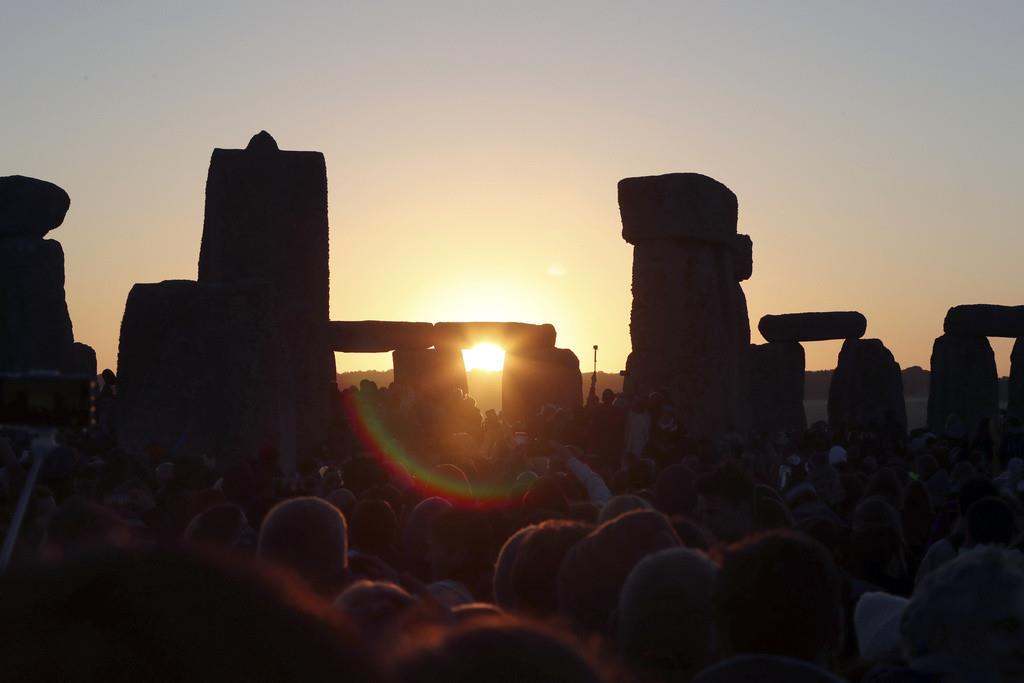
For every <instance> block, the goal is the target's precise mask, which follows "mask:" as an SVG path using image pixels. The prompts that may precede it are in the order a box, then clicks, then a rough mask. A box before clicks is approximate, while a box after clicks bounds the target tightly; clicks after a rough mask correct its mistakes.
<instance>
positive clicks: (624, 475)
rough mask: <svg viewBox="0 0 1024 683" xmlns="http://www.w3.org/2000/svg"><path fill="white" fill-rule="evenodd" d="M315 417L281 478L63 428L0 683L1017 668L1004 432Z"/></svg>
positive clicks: (3, 598)
mask: <svg viewBox="0 0 1024 683" xmlns="http://www.w3.org/2000/svg"><path fill="white" fill-rule="evenodd" d="M108 381H110V382H112V381H113V380H112V377H109V376H108ZM108 389H109V387H108ZM343 403H344V405H345V406H346V408H347V410H346V411H345V412H344V413H343V416H342V417H341V418H339V422H338V423H337V424H336V425H334V429H335V431H336V433H337V439H336V443H338V444H340V445H339V446H337V448H336V449H335V450H325V451H323V452H321V453H318V454H317V455H316V456H311V457H307V458H304V459H303V460H302V461H301V462H300V463H299V471H298V472H297V473H296V474H295V475H289V476H286V475H284V474H283V473H282V472H280V471H279V470H278V465H277V454H276V452H275V451H273V450H272V449H263V450H261V451H259V452H257V453H254V454H253V455H252V457H251V458H250V459H248V460H247V461H245V462H241V463H223V462H220V461H219V459H218V457H217V454H214V453H211V454H209V455H208V456H207V457H205V458H201V459H190V458H179V459H176V460H170V459H168V457H169V456H167V455H166V454H165V453H161V452H160V451H159V450H157V449H152V450H150V451H149V452H146V453H134V454H129V453H124V452H122V451H119V450H118V449H116V448H113V447H112V443H111V441H110V440H109V437H107V436H105V435H104V432H103V430H102V429H96V430H93V431H92V432H90V433H88V434H86V435H81V434H72V433H69V434H67V435H65V436H64V438H63V441H65V443H64V445H63V446H61V447H60V448H58V450H57V451H55V452H54V453H53V454H51V456H50V457H49V458H48V460H47V463H46V467H45V468H44V470H43V472H42V475H41V483H40V485H39V486H38V487H37V488H36V489H35V491H34V492H33V494H32V498H31V505H30V509H29V514H28V518H27V521H26V524H25V526H24V529H23V531H22V534H21V537H20V539H19V543H18V546H17V548H16V555H15V565H14V567H13V568H12V570H11V571H10V572H9V573H8V574H7V575H5V576H4V577H3V578H2V579H0V616H2V618H0V643H2V644H3V645H2V649H3V652H4V659H3V662H4V664H3V670H4V679H5V680H98V679H106V680H118V679H127V678H131V679H132V680H240V681H241V680H246V681H251V680H351V681H373V680H395V681H449V682H450V681H481V680H500V681H552V680H556V681H604V680H641V681H649V680H655V681H658V680H669V681H686V680H696V681H748V680H757V681H804V680H806V681H828V680H836V679H837V677H843V678H846V679H847V680H864V681H875V682H878V681H933V680H936V681H938V680H964V681H967V680H970V681H986V680H992V681H1006V680H1020V677H1021V675H1022V673H1024V668H1022V667H1021V666H1020V664H1021V658H1020V652H1022V651H1024V649H1022V647H1021V646H1022V640H1024V628H1022V627H1024V559H1022V556H1021V554H1020V552H1019V550H1018V549H1017V548H1018V546H1017V543H1018V532H1019V529H1020V528H1021V527H1020V520H1021V511H1022V509H1024V508H1022V506H1021V491H1022V489H1024V487H1022V486H1021V485H1020V479H1021V476H1022V473H1024V460H1022V459H1021V458H1022V456H1024V429H1022V427H1021V424H1020V422H1019V421H1018V420H1016V419H1012V418H1006V419H1004V418H1003V417H1001V416H994V417H993V418H992V419H990V420H983V421H981V422H979V424H978V425H976V427H975V428H973V429H971V430H968V429H965V428H964V427H963V426H962V425H961V424H960V423H959V422H957V421H956V420H950V422H949V425H948V429H947V430H946V431H945V432H944V433H941V434H934V433H924V432H915V433H911V435H910V436H909V437H908V438H903V437H892V436H886V435H882V434H871V433H863V432H861V433H855V434H840V433H832V432H830V431H829V430H828V429H827V428H826V427H825V425H824V424H816V425H814V426H813V427H812V428H811V429H809V430H806V431H802V432H794V433H790V434H783V433H778V434H774V435H772V436H770V437H765V438H761V439H742V438H740V437H738V436H727V437H723V438H720V439H717V440H714V441H706V440H704V441H698V440H695V439H692V438H691V437H690V436H689V435H688V430H687V427H686V425H685V424H682V423H681V422H680V421H679V420H678V419H676V416H675V412H674V410H673V407H672V406H671V404H669V403H668V402H667V401H666V400H665V399H664V398H662V397H661V396H659V395H652V396H650V397H647V398H645V399H643V400H638V401H636V402H634V404H633V405H629V406H627V405H625V404H624V402H623V399H622V398H621V397H619V396H617V395H615V394H614V393H613V392H610V391H607V392H605V394H604V396H603V397H602V399H601V400H600V401H598V402H592V403H590V404H589V405H587V406H585V407H581V408H580V409H578V410H576V411H565V410H561V409H555V408H547V409H544V410H542V411H541V412H540V413H538V414H537V415H535V416H533V417H532V418H531V420H529V421H528V423H526V424H525V425H517V427H519V429H518V430H513V426H512V425H509V424H507V423H506V422H505V421H504V419H503V417H502V416H501V415H498V414H495V413H494V412H493V411H488V413H487V414H486V415H484V416H482V415H481V414H480V411H479V410H477V409H476V406H475V402H474V401H473V399H471V398H469V397H467V396H464V395H463V394H462V393H461V392H458V391H456V392H451V393H446V394H443V395H436V396H431V397H428V398H423V399H420V400H419V401H412V402H410V401H409V400H408V397H407V396H403V394H402V393H401V392H398V391H396V390H394V389H392V388H378V387H376V386H375V385H373V384H372V383H369V382H365V383H364V384H363V385H362V386H361V387H360V388H355V387H353V388H350V389H348V390H346V391H345V392H344V393H343ZM524 429H525V431H524ZM7 436H8V440H4V441H3V442H0V450H2V453H3V463H4V468H3V487H2V488H0V492H2V498H0V500H2V502H3V504H4V506H5V507H4V510H5V515H4V518H5V519H7V518H8V516H9V513H10V509H11V506H12V505H13V501H14V500H15V499H16V496H17V495H18V493H19V492H20V485H21V482H23V481H24V478H25V474H26V473H25V467H24V463H23V462H21V461H20V460H19V457H18V455H17V454H20V453H21V452H22V451H23V450H24V449H25V448H26V447H27V442H26V440H25V439H26V438H27V435H26V434H24V433H21V432H17V431H10V432H8V433H7Z"/></svg>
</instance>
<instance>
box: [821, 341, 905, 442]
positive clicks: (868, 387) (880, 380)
mask: <svg viewBox="0 0 1024 683" xmlns="http://www.w3.org/2000/svg"><path fill="white" fill-rule="evenodd" d="M828 421H829V426H830V427H832V429H836V430H874V431H878V430H882V431H883V432H886V433H891V432H893V431H898V432H900V433H905V432H906V431H907V405H906V401H905V400H904V398H903V375H902V374H901V372H900V366H899V363H897V362H896V359H895V358H893V355H892V352H891V351H889V349H887V348H885V344H883V343H882V342H881V340H878V339H847V340H846V341H844V342H843V348H842V349H841V350H840V351H839V362H838V364H837V365H836V371H835V373H834V374H833V375H832V383H831V384H830V385H829V388H828Z"/></svg>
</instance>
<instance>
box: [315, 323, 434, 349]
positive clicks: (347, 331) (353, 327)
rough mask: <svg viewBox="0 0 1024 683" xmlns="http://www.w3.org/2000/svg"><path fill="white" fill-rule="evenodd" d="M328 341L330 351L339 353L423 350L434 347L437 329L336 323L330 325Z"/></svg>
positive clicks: (428, 326)
mask: <svg viewBox="0 0 1024 683" xmlns="http://www.w3.org/2000/svg"><path fill="white" fill-rule="evenodd" d="M328 339H329V343H330V347H331V350H332V351H337V352H340V353H383V352H390V351H398V350H401V351H411V350H417V349H420V350H422V349H429V348H430V347H431V346H433V345H434V326H433V325H432V324H430V323H413V322H396V321H390V320H335V321H331V322H330V323H329V324H328Z"/></svg>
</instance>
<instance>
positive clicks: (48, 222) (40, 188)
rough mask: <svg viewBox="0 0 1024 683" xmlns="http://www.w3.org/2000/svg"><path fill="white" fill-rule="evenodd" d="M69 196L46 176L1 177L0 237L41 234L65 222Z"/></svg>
mask: <svg viewBox="0 0 1024 683" xmlns="http://www.w3.org/2000/svg"><path fill="white" fill-rule="evenodd" d="M70 207H71V197H69V196H68V193H67V192H65V191H64V189H63V188H61V187H58V186H57V185H54V184H53V183H50V182H47V181H45V180H37V179H36V178H28V177H25V176H22V175H10V176H4V177H2V178H0V239H3V238H6V237H13V236H31V237H42V236H43V235H45V234H46V233H48V232H50V231H51V230H53V229H54V228H56V227H58V226H60V224H61V223H63V222H64V216H65V215H66V214H67V212H68V209H69V208H70Z"/></svg>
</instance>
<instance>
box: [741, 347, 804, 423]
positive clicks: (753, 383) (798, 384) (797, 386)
mask: <svg viewBox="0 0 1024 683" xmlns="http://www.w3.org/2000/svg"><path fill="white" fill-rule="evenodd" d="M805 363H806V361H805V356H804V347H803V346H801V345H800V344H799V343H798V342H774V343H770V344H751V345H750V350H749V351H748V353H747V387H748V391H749V392H750V425H751V429H752V431H753V432H754V433H755V434H768V433H771V432H779V431H799V430H803V429H805V428H806V427H807V417H806V415H805V413H804V369H805Z"/></svg>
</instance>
